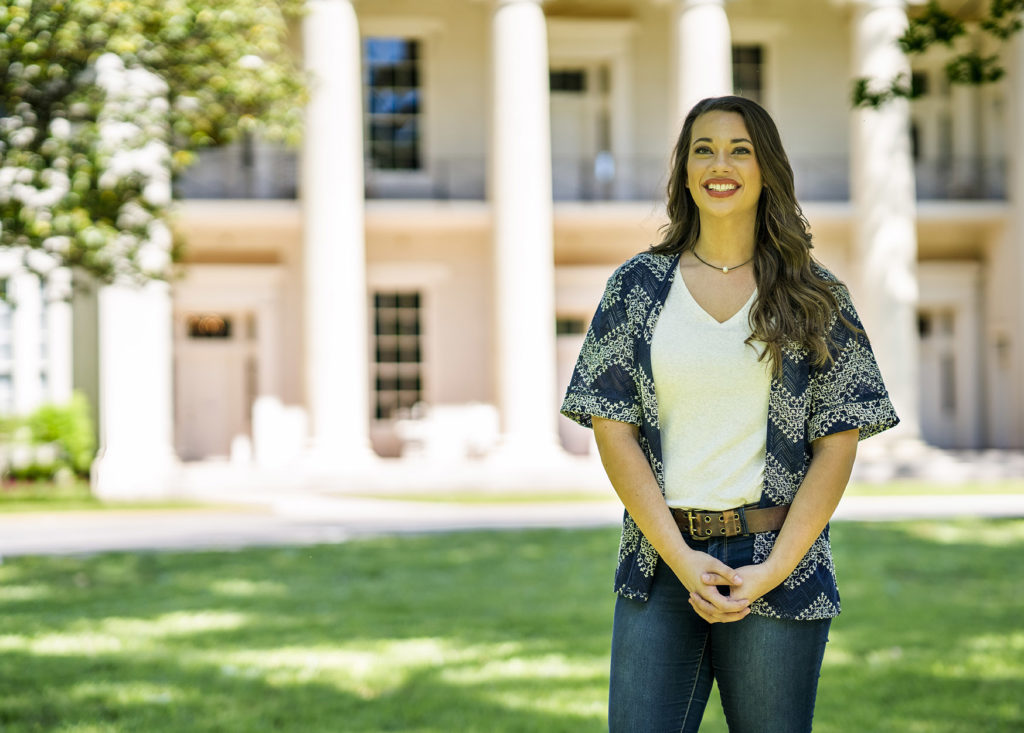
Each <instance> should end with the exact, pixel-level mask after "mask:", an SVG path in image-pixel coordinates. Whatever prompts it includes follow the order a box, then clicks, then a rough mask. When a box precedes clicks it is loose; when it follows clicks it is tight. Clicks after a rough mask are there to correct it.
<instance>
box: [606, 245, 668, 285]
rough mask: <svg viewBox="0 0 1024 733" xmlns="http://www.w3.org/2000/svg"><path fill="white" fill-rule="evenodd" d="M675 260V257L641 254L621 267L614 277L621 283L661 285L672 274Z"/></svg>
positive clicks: (653, 253) (651, 253) (634, 256)
mask: <svg viewBox="0 0 1024 733" xmlns="http://www.w3.org/2000/svg"><path fill="white" fill-rule="evenodd" d="M675 260H676V258H675V256H674V255H663V254H658V253H655V252H640V253H639V254H636V255H633V256H632V257H630V258H629V259H628V260H626V261H625V262H623V263H622V264H621V265H619V267H618V269H616V270H615V273H614V274H613V275H612V277H613V278H616V279H618V280H620V281H630V282H651V283H661V282H664V281H665V280H666V279H667V278H668V276H669V275H670V274H671V272H672V264H673V263H674V262H675Z"/></svg>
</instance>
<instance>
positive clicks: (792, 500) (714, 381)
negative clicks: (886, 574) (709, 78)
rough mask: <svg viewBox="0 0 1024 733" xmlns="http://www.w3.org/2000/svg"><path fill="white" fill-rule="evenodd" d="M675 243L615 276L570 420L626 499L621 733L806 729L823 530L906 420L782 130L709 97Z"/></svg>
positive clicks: (575, 387) (676, 173) (747, 108)
mask: <svg viewBox="0 0 1024 733" xmlns="http://www.w3.org/2000/svg"><path fill="white" fill-rule="evenodd" d="M668 214H669V223H668V224H667V225H666V226H665V228H664V230H663V231H664V238H663V240H662V242H661V243H660V244H658V245H657V246H655V247H653V248H652V249H651V250H650V251H649V252H646V253H643V254H639V255H637V256H635V257H633V258H632V259H630V260H629V261H628V262H626V263H625V264H624V265H622V266H621V267H619V269H618V270H616V271H615V273H614V274H613V275H612V277H611V278H610V279H609V280H608V285H607V287H606V290H605V293H604V297H603V298H602V300H601V304H600V306H599V307H598V310H597V314H596V315H595V317H594V320H593V322H592V324H591V327H590V330H589V331H588V333H587V337H586V340H585V342H584V345H583V349H582V351H581V353H580V357H579V360H578V362H577V365H576V370H575V372H574V374H573V377H572V382H571V383H570V385H569V388H568V391H567V394H566V397H565V402H564V403H563V405H562V412H563V413H564V414H565V415H567V416H568V417H570V418H572V419H573V420H576V421H577V422H579V423H581V424H583V425H586V426H592V427H593V429H594V435H595V438H596V440H597V445H598V449H599V451H600V454H601V460H602V463H603V464H604V467H605V470H606V472H607V473H608V477H609V479H610V481H611V483H612V485H613V486H614V488H615V491H616V492H617V493H618V495H619V497H620V498H621V499H622V502H623V504H624V505H625V509H626V512H625V516H624V520H623V530H622V542H621V545H620V548H619V564H618V568H617V570H616V578H615V589H616V591H617V593H618V594H619V597H618V598H617V599H616V607H615V618H614V623H613V630H612V662H611V665H612V669H611V690H610V699H609V725H610V728H611V730H612V731H644V733H651V732H654V731H663V730H664V731H695V730H697V729H698V727H699V725H700V720H701V717H702V715H703V712H704V707H705V705H706V703H707V700H708V694H709V692H710V689H711V685H712V681H713V680H717V682H718V687H719V691H720V694H721V698H722V704H723V708H724V710H725V715H726V719H727V721H728V724H729V729H730V731H732V732H733V733H737V732H749V733H771V732H772V731H778V732H780V733H782V732H784V733H796V732H797V731H805V730H806V731H809V730H810V729H811V719H812V717H813V714H814V698H815V693H816V690H817V682H818V673H819V671H820V668H821V660H822V656H823V654H824V648H825V643H826V641H827V638H828V628H829V624H830V621H831V619H832V618H833V617H834V616H836V615H837V614H838V613H839V594H838V591H837V589H836V582H835V575H834V571H833V565H832V557H831V551H830V546H829V536H828V521H829V518H830V517H831V515H832V512H833V511H834V510H835V508H836V506H837V504H838V502H839V499H840V497H841V496H842V493H843V490H844V489H845V487H846V483H847V481H848V480H849V477H850V471H851V468H852V466H853V460H854V455H855V453H856V446H857V441H858V439H862V438H866V437H868V436H870V435H874V434H875V433H877V432H880V431H882V430H885V429H887V428H890V427H892V426H893V425H895V424H896V423H897V422H898V418H897V417H896V414H895V412H894V411H893V408H892V405H891V403H890V402H889V398H888V396H887V394H886V391H885V387H884V385H883V384H882V379H881V376H880V374H879V371H878V367H877V365H876V364H875V360H874V357H873V355H872V352H871V348H870V345H869V343H868V340H867V337H866V335H865V334H864V332H863V330H862V329H861V327H860V322H859V320H858V318H857V314H856V312H855V310H854V308H853V305H852V303H851V302H850V298H849V295H848V293H847V291H846V288H845V287H844V286H843V285H842V284H841V283H840V282H838V281H837V280H836V278H835V277H834V276H833V275H832V274H831V273H829V272H828V271H827V270H825V269H824V268H823V267H822V266H821V265H819V264H818V263H817V262H815V260H814V259H813V258H812V257H811V255H810V249H811V237H810V234H809V232H808V225H807V221H806V219H805V218H804V217H803V214H802V212H801V210H800V207H799V205H798V204H797V202H796V197H795V194H794V190H793V172H792V169H791V168H790V165H789V161H788V159H787V157H786V154H785V151H784V150H783V148H782V143H781V140H780V138H779V134H778V131H777V129H776V127H775V124H774V122H773V121H772V119H771V118H770V117H769V116H768V113H767V112H765V111H764V110H763V109H762V108H761V107H759V106H758V105H757V104H755V103H753V102H751V101H749V100H746V99H743V98H740V97H719V98H712V99H705V100H703V101H701V102H699V103H698V104H697V105H696V106H695V107H694V108H693V110H691V111H690V113H689V115H687V117H686V120H685V122H684V124H683V129H682V132H681V133H680V135H679V140H678V142H677V144H676V147H675V150H674V153H673V160H672V172H671V177H670V181H669V185H668Z"/></svg>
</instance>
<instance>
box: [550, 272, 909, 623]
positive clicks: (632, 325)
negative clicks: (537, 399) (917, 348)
mask: <svg viewBox="0 0 1024 733" xmlns="http://www.w3.org/2000/svg"><path fill="white" fill-rule="evenodd" d="M678 262H679V257H678V256H667V255H659V254H653V253H643V254H639V255H637V256H635V257H633V258H632V259H630V260H629V261H628V262H626V263H625V264H623V265H622V266H621V267H619V269H618V270H616V271H615V273H614V274H613V275H612V276H611V278H609V280H608V285H607V287H606V288H605V291H604V296H603V297H602V298H601V303H600V306H599V307H598V309H597V313H596V314H595V315H594V320H593V322H592V323H591V324H590V329H589V330H588V332H587V335H586V339H585V340H584V342H583V349H582V350H581V352H580V356H579V359H578V360H577V363H576V368H575V371H574V372H573V375H572V381H571V382H570V384H569V388H568V390H567V392H566V395H565V401H564V402H563V403H562V413H563V414H564V415H566V416H567V417H569V418H570V419H572V420H574V421H576V422H578V423H579V424H581V425H583V426H585V427H593V426H592V424H591V416H592V415H597V416H598V417H603V418H608V419H610V420H618V421H620V422H626V423H632V424H633V425H637V426H638V427H639V428H640V430H639V432H640V446H641V448H642V449H643V451H644V454H645V455H646V456H647V460H648V462H649V463H650V465H651V468H652V470H653V471H654V475H655V477H656V478H657V480H658V485H659V486H660V487H661V491H662V494H663V495H664V492H665V477H664V463H663V461H662V449H661V433H660V430H659V426H658V400H657V396H656V395H655V393H654V378H653V372H652V370H651V339H652V337H653V335H654V327H655V324H657V322H658V316H659V315H661V311H662V308H663V307H664V305H665V299H666V298H667V297H668V291H669V288H670V286H671V285H672V279H673V276H674V275H675V273H676V272H677V271H678V268H677V264H678ZM816 267H817V266H816ZM817 272H818V274H819V275H821V276H822V277H824V278H825V279H826V280H828V281H830V282H832V283H835V285H834V286H833V293H834V294H835V296H836V298H837V300H838V302H839V306H840V308H841V309H842V311H843V315H845V316H846V318H847V320H849V322H850V323H853V324H855V325H856V326H857V327H858V328H860V320H859V319H858V317H857V313H856V311H855V310H854V308H853V303H852V302H851V301H850V296H849V293H848V292H847V290H846V288H845V287H843V286H842V285H841V284H840V283H839V282H838V281H837V280H836V278H835V276H834V275H832V274H831V273H830V272H828V271H827V270H825V269H824V268H820V267H817ZM831 333H832V337H833V339H834V340H835V343H836V344H837V345H838V347H839V350H838V352H836V353H834V354H833V356H834V357H835V360H834V361H833V362H832V363H831V364H826V365H824V366H822V367H815V366H811V365H810V364H809V363H808V359H807V354H806V352H805V350H804V349H802V348H801V347H799V346H797V345H796V344H794V345H793V346H792V347H790V348H785V349H783V364H782V375H781V377H774V378H773V379H772V383H771V389H770V394H769V401H768V425H767V430H768V434H767V450H766V455H765V475H764V488H763V491H762V494H761V501H760V506H762V507H770V506H779V505H783V504H791V503H792V502H793V498H794V497H795V496H796V492H797V491H798V490H799V489H800V485H801V483H802V482H803V479H804V476H805V475H806V473H807V469H808V467H809V465H810V462H811V441H813V440H815V439H817V438H820V437H822V436H825V435H830V434H832V433H837V432H840V431H843V430H851V429H853V428H857V429H858V430H859V431H860V438H861V439H864V438H867V437H869V436H871V435H874V434H875V433H879V432H881V431H883V430H886V429H888V428H891V427H892V426H894V425H896V423H897V422H899V418H897V416H896V413H895V411H894V410H893V407H892V404H891V403H890V401H889V397H888V395H887V393H886V390H885V385H884V384H883V383H882V377H881V374H880V373H879V370H878V366H877V364H876V363H875V358H874V355H873V354H872V352H871V346H870V345H869V343H868V339H867V338H866V337H865V336H864V334H863V333H861V334H857V333H854V332H852V331H850V330H849V329H848V328H846V327H845V326H844V325H843V323H842V321H841V320H839V318H838V317H836V316H833V318H832V322H831ZM777 536H778V532H764V533H760V534H757V535H756V536H755V545H754V562H755V563H760V562H764V561H765V560H766V559H767V558H768V554H769V553H770V552H771V550H772V546H773V545H774V543H775V539H776V537H777ZM657 562H658V555H657V552H656V551H655V550H654V548H653V547H652V546H651V544H650V543H649V542H648V541H647V538H646V537H644V536H643V534H642V533H641V532H640V530H639V529H638V528H637V526H636V524H635V523H634V521H633V518H632V517H630V516H629V513H628V512H625V513H624V517H623V524H622V539H621V544H620V546H619V562H618V567H617V569H616V572H615V590H616V592H617V593H620V594H621V595H623V596H625V597H627V598H636V599H639V600H643V601H646V600H647V599H648V597H649V593H650V588H651V581H652V579H653V577H654V569H655V566H656V564H657ZM839 610H840V606H839V591H838V589H837V587H836V578H835V568H834V566H833V563H832V551H831V547H830V545H829V531H828V527H827V526H826V527H825V530H824V531H823V532H822V533H821V535H820V536H819V537H818V538H817V539H816V540H815V542H814V544H813V545H812V546H811V548H810V550H808V552H807V554H806V555H805V556H804V558H803V560H801V562H800V563H799V564H798V565H797V567H796V569H795V570H794V571H793V573H792V574H791V575H790V576H789V577H788V578H787V579H786V580H785V581H783V582H782V584H781V585H779V586H777V587H776V588H774V589H773V590H771V591H770V592H769V593H767V594H766V595H765V596H763V597H762V598H760V599H758V600H757V601H756V602H755V603H753V604H752V605H751V611H752V612H753V613H757V614H760V615H762V616H774V617H778V618H792V619H820V618H831V617H834V616H836V615H838V614H839Z"/></svg>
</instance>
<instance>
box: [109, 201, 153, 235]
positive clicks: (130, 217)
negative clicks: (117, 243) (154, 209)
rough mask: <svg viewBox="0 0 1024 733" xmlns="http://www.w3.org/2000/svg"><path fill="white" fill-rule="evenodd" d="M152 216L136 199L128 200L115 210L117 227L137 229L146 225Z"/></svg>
mask: <svg viewBox="0 0 1024 733" xmlns="http://www.w3.org/2000/svg"><path fill="white" fill-rule="evenodd" d="M152 218H153V215H152V214H150V213H149V212H148V211H146V209H145V208H144V207H143V206H141V205H140V204H139V202H138V201H129V202H127V203H126V204H124V205H123V206H122V207H121V208H120V209H119V210H118V212H117V226H118V228H119V229H139V228H142V227H144V226H146V225H147V224H148V223H149V221H150V220H151V219H152Z"/></svg>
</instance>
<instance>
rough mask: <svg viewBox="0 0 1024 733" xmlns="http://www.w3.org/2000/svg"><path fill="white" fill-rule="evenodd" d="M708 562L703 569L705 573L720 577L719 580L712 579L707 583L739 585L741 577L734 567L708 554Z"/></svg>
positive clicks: (741, 580)
mask: <svg viewBox="0 0 1024 733" xmlns="http://www.w3.org/2000/svg"><path fill="white" fill-rule="evenodd" d="M708 559H709V560H710V562H709V563H708V565H707V567H706V568H705V569H704V574H705V575H714V576H716V577H717V578H720V579H721V580H720V581H712V582H710V583H708V585H741V584H742V583H743V578H741V577H740V574H739V573H737V572H736V571H735V570H734V569H732V568H731V567H729V566H728V565H726V564H725V563H724V562H722V561H721V560H718V559H716V558H713V557H711V556H710V555H709V556H708Z"/></svg>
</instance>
